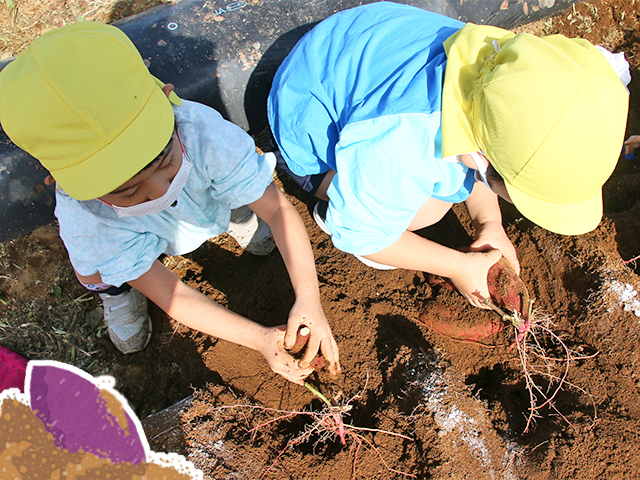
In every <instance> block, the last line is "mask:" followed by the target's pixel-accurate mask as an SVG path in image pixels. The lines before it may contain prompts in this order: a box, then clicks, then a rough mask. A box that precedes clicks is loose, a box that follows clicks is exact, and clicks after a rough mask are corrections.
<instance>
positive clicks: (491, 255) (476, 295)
mask: <svg viewBox="0 0 640 480" xmlns="http://www.w3.org/2000/svg"><path fill="white" fill-rule="evenodd" d="M500 258H502V253H501V252H500V250H489V251H488V252H467V253H465V254H464V257H463V261H462V262H460V264H459V266H458V268H457V269H456V272H454V274H453V275H451V277H450V278H451V281H452V282H453V284H454V285H455V286H456V288H457V289H458V291H459V292H460V293H461V294H462V295H463V296H464V297H465V298H466V299H467V300H469V303H471V304H472V305H473V306H474V307H478V308H482V309H485V310H486V309H489V308H491V307H489V306H488V305H487V304H486V303H484V302H483V301H482V299H486V298H489V287H488V285H487V275H488V273H489V269H490V268H491V266H492V265H493V264H495V263H496V262H497V261H498V260H500Z"/></svg>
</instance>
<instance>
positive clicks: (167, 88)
mask: <svg viewBox="0 0 640 480" xmlns="http://www.w3.org/2000/svg"><path fill="white" fill-rule="evenodd" d="M174 88H175V87H174V86H173V85H172V84H171V83H167V84H165V86H164V87H162V91H163V92H164V94H165V95H166V96H167V98H169V95H170V94H171V92H173V89H174Z"/></svg>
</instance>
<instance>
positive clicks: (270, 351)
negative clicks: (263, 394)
mask: <svg viewBox="0 0 640 480" xmlns="http://www.w3.org/2000/svg"><path fill="white" fill-rule="evenodd" d="M286 329H287V326H286V325H280V326H277V327H272V328H269V329H267V334H266V336H265V341H264V343H263V348H261V349H260V353H262V355H263V356H264V358H265V359H266V360H267V363H268V364H269V366H270V367H271V370H273V371H274V372H275V373H277V374H280V375H282V376H283V377H284V378H286V379H287V380H289V381H290V382H293V383H297V384H298V385H304V379H305V378H307V377H308V376H309V375H311V373H313V367H306V368H302V367H300V365H299V363H298V361H297V360H296V359H295V358H294V357H293V356H292V355H291V354H290V353H289V352H288V351H287V350H286V349H285V348H284V336H285V331H286Z"/></svg>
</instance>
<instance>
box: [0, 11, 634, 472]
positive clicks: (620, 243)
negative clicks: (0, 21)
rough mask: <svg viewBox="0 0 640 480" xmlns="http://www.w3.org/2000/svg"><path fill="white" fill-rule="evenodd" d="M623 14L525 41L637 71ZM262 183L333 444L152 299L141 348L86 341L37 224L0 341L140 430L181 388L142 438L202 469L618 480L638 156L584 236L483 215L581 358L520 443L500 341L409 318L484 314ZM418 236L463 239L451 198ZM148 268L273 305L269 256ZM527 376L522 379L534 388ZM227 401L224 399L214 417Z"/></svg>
mask: <svg viewBox="0 0 640 480" xmlns="http://www.w3.org/2000/svg"><path fill="white" fill-rule="evenodd" d="M636 8H637V3H636V1H635V0H611V1H604V0H601V1H598V2H594V3H579V4H577V5H576V6H575V10H569V11H568V12H566V13H564V14H562V15H561V16H559V17H556V18H553V19H547V20H545V21H541V22H538V23H537V24H534V25H529V26H527V27H526V30H527V31H532V32H534V33H543V34H550V33H558V32H559V33H563V34H565V35H568V36H582V37H584V38H587V39H589V40H590V41H592V42H594V43H599V44H602V45H604V46H606V47H608V48H610V49H612V50H614V51H622V50H623V51H625V52H627V58H628V60H629V62H630V64H631V67H632V72H631V73H632V76H634V78H635V77H638V78H640V72H638V69H639V68H640V54H639V53H638V48H639V47H638V46H639V45H640V44H639V43H638V32H640V28H639V27H640V25H639V15H638V13H637V12H636ZM521 30H522V29H521ZM549 88H553V87H552V86H549ZM630 90H631V109H630V115H629V123H628V134H640V121H639V116H638V115H639V113H640V108H639V105H638V102H639V101H640V82H639V81H638V80H637V79H636V80H634V81H633V82H632V84H631V85H630ZM567 141H571V139H567ZM282 182H283V185H282V186H283V188H284V191H285V192H286V193H287V194H288V196H289V197H290V199H291V200H292V202H293V203H294V204H295V205H296V207H297V208H298V210H299V212H300V214H301V215H302V217H303V219H304V221H305V224H306V225H307V228H308V231H309V235H310V238H311V242H312V245H313V248H314V252H315V256H316V263H317V270H318V275H319V279H320V290H321V295H322V300H323V305H324V307H325V311H326V314H327V317H328V318H329V321H330V323H331V326H332V328H333V332H334V335H335V338H336V340H337V342H338V345H339V347H340V359H341V364H342V370H343V374H342V376H340V377H339V378H337V379H333V378H331V377H330V376H329V375H328V374H327V373H326V372H325V371H320V372H317V373H316V374H314V375H313V376H312V377H310V382H311V383H312V384H313V385H314V386H316V387H317V388H319V390H320V391H321V392H323V393H324V394H325V395H326V396H327V397H329V398H334V399H336V401H337V404H338V405H342V406H344V405H346V404H349V405H351V410H350V411H349V412H347V413H345V414H344V420H345V423H347V425H348V426H347V435H346V442H347V445H346V446H342V445H341V444H340V440H339V439H338V437H337V436H335V435H331V436H330V437H329V438H326V436H323V435H322V430H323V429H324V430H323V431H324V432H325V433H327V432H328V433H331V432H332V428H333V426H332V425H333V424H332V423H331V422H330V421H329V420H327V417H326V415H325V414H324V413H322V412H323V408H324V404H323V403H322V402H321V401H320V400H319V399H318V398H317V397H315V396H314V395H313V394H312V393H311V392H310V391H309V390H307V389H306V388H303V387H300V386H297V385H294V384H290V383H288V382H286V381H285V380H284V379H282V378H281V377H279V376H277V375H275V374H273V373H272V372H271V371H270V369H269V367H268V366H267V364H266V363H265V362H264V360H263V359H262V358H261V357H260V355H259V354H258V353H255V352H253V351H250V350H247V349H244V348H241V347H238V346H236V345H233V344H230V343H227V342H224V341H218V340H216V339H214V338H211V337H208V336H206V335H203V334H200V333H197V332H194V331H191V330H189V329H187V328H185V327H182V326H180V325H178V324H176V323H175V322H174V321H173V320H171V319H170V318H167V316H166V315H164V314H163V313H162V312H161V311H160V310H158V309H157V308H155V307H153V306H152V307H151V309H150V310H151V316H152V319H153V327H154V335H153V338H152V340H151V344H150V345H149V346H148V347H147V349H146V350H145V351H143V352H141V353H138V354H134V355H129V356H123V355H121V354H119V353H118V352H116V351H115V350H114V348H113V347H112V346H111V344H110V343H109V342H108V340H107V339H105V338H104V336H103V337H102V338H101V339H99V340H96V338H97V337H96V335H95V333H94V332H95V328H94V327H90V326H89V325H90V324H91V322H95V320H94V319H95V317H96V315H97V316H98V318H99V310H96V309H97V307H98V303H97V301H96V300H95V299H93V298H90V297H85V298H80V300H78V297H81V295H82V294H83V291H82V289H81V288H80V287H79V286H77V285H76V283H75V282H74V280H73V276H72V273H71V270H70V267H69V265H68V263H67V261H66V260H65V252H64V248H63V246H62V244H61V242H60V240H59V239H58V238H57V236H56V234H55V230H56V227H55V225H50V226H47V227H44V228H42V229H40V230H38V231H36V232H34V233H33V234H32V235H30V236H28V237H25V238H21V239H17V240H14V241H12V242H6V243H5V244H1V245H0V247H1V250H0V264H1V265H2V274H1V275H0V300H1V301H2V302H1V304H0V318H1V319H2V324H0V342H1V343H2V344H3V345H6V346H7V347H9V348H11V349H13V350H15V351H16V352H18V353H20V354H22V355H24V356H26V357H27V358H30V359H36V358H38V359H43V358H51V359H56V360H62V361H66V362H68V363H74V364H77V365H79V366H81V367H82V368H84V369H85V370H87V371H88V372H90V373H92V374H94V375H98V374H103V373H109V374H111V375H113V376H115V377H116V379H117V388H118V390H119V391H120V392H121V393H122V394H123V395H124V396H125V397H126V398H127V399H128V400H129V401H130V403H131V405H132V406H133V408H134V410H135V411H136V412H137V414H138V415H139V417H140V418H141V419H145V418H146V417H147V416H148V415H150V414H154V413H155V412H158V411H160V410H162V409H164V408H166V407H169V406H170V405H172V404H174V403H176V402H178V401H180V400H182V399H183V398H185V397H189V396H191V395H193V399H192V401H191V402H186V403H184V404H183V405H182V406H181V408H179V409H176V410H175V411H177V412H180V411H181V413H179V414H178V413H174V415H173V417H172V418H170V419H169V420H166V419H165V420H163V422H164V423H161V425H165V426H166V425H171V427H170V428H171V429H170V431H164V432H163V430H162V429H160V430H158V431H152V429H151V427H149V430H148V431H147V435H148V438H149V441H150V443H151V445H152V446H153V447H154V448H155V449H157V450H161V449H167V450H173V451H178V452H180V453H183V454H185V455H187V456H188V458H189V459H190V460H191V461H193V462H194V463H195V464H196V466H197V467H199V468H200V469H201V470H202V471H203V472H204V473H205V478H216V479H231V478H250V479H254V478H261V476H263V477H262V478H272V479H318V480H329V479H349V478H380V479H389V478H404V476H403V474H402V473H400V472H403V473H407V474H411V475H413V476H415V477H416V478H434V479H445V478H472V479H490V478H504V479H516V478H522V479H536V480H537V479H574V478H580V479H629V478H636V477H637V472H639V471H640V458H639V457H638V455H637V454H638V445H639V442H640V404H639V403H638V401H637V398H638V394H639V390H640V361H639V353H638V348H639V347H638V335H639V333H640V299H638V296H637V291H639V290H640V279H639V278H638V276H637V273H636V272H634V270H633V267H635V263H628V264H624V263H623V260H625V259H631V258H633V257H635V256H636V255H638V254H640V243H639V242H638V238H639V237H640V221H639V220H638V219H639V216H640V201H639V200H640V188H639V187H640V160H636V161H626V160H624V159H621V160H620V163H619V165H618V167H617V169H616V171H615V172H614V175H613V176H612V177H611V179H610V180H609V181H608V182H607V184H606V186H605V189H604V199H605V200H604V201H605V211H606V213H605V217H604V219H603V221H602V223H601V225H600V226H599V227H598V228H597V229H596V230H595V231H594V232H591V233H589V234H586V235H582V236H578V237H563V236H559V235H555V234H552V233H549V232H547V231H544V230H542V229H541V228H539V227H537V226H535V225H533V224H531V223H530V222H529V221H527V220H526V219H523V218H522V217H521V216H520V215H519V213H518V212H517V211H516V210H515V209H514V208H513V207H512V206H510V205H507V204H503V205H502V207H503V214H504V224H505V228H506V230H507V233H508V234H509V236H510V238H511V239H512V241H513V243H514V245H515V246H516V250H517V253H518V257H519V259H520V262H521V266H522V271H521V278H522V280H523V281H524V283H525V284H526V286H527V288H528V291H529V293H530V295H531V296H532V298H535V303H534V306H535V308H536V309H537V310H538V312H539V314H540V315H545V314H546V315H548V316H551V317H552V322H553V326H552V329H553V332H555V334H557V335H559V336H560V337H561V338H562V339H563V341H564V342H565V344H566V345H567V347H568V348H570V349H571V352H572V355H573V356H574V357H581V358H583V359H582V360H574V361H572V362H571V363H570V365H569V373H568V377H567V379H566V380H565V382H564V387H563V389H562V390H561V391H560V392H559V393H558V394H557V395H556V396H555V397H554V398H553V402H552V405H546V406H544V407H543V408H541V409H540V410H538V411H537V418H536V419H535V422H534V423H533V425H531V426H530V428H529V429H528V431H527V432H526V433H524V431H525V429H526V427H527V416H528V413H529V408H530V397H529V393H528V391H527V389H526V386H525V379H524V377H523V367H522V364H521V362H520V360H519V357H518V353H517V349H516V348H513V349H510V348H509V347H508V345H509V344H510V343H511V342H512V341H513V339H514V332H513V328H512V327H510V326H507V327H506V328H505V329H504V330H503V331H502V332H500V333H499V334H496V335H494V336H491V337H489V338H487V339H485V340H484V343H485V344H487V345H488V346H482V345H478V344H476V343H467V342H460V341H455V340H452V339H450V338H447V337H445V336H442V335H440V334H438V333H436V332H434V331H433V330H431V329H429V328H427V327H426V326H424V325H423V324H420V323H419V322H417V319H418V318H419V317H420V315H421V313H425V312H428V311H430V310H429V309H431V308H434V305H435V304H438V305H442V306H444V307H446V308H447V309H448V311H449V312H452V313H451V315H452V316H453V317H454V318H455V319H457V320H458V321H459V322H461V323H462V324H464V325H476V324H478V323H486V322H492V321H494V320H495V318H496V315H497V314H496V313H494V312H491V311H480V310H478V309H474V308H472V307H470V306H469V305H468V304H467V302H466V301H465V300H464V299H463V298H462V297H461V296H460V295H458V294H457V293H455V292H452V291H450V290H448V289H447V288H446V287H443V286H438V285H432V284H430V282H429V281H428V278H427V277H426V275H425V274H423V273H421V272H414V271H407V270H394V271H377V270H372V269H370V268H367V267H365V266H364V265H362V264H361V263H359V262H358V260H356V259H355V258H353V257H350V256H348V255H346V254H344V253H342V252H339V251H338V250H336V249H334V248H333V246H332V244H331V240H330V238H329V237H328V236H327V235H325V234H324V233H322V231H321V230H320V229H319V228H318V227H317V226H316V225H315V223H314V222H313V220H312V219H311V216H310V214H309V212H310V209H311V208H312V207H313V204H314V202H313V199H312V198H310V197H309V196H307V195H306V194H305V193H304V192H301V191H300V190H299V189H297V188H296V187H295V186H293V185H291V184H290V183H289V182H288V181H287V179H286V178H283V179H282ZM424 234H425V235H426V236H428V237H429V238H433V239H437V240H438V241H440V242H442V243H445V244H447V245H450V246H454V247H463V246H465V245H468V244H469V243H470V238H471V237H470V235H471V234H472V230H471V227H470V222H469V219H468V217H467V215H466V213H465V211H464V209H463V208H458V207H456V208H454V210H453V211H452V212H450V213H449V214H448V215H447V216H446V217H445V219H444V220H443V221H442V222H441V223H440V224H439V225H438V226H436V227H434V228H431V229H428V230H426V231H425V232H424ZM166 264H167V266H169V267H170V268H171V269H172V270H173V271H174V272H175V273H176V275H178V276H180V277H181V278H182V279H183V280H184V281H185V282H187V283H188V284H189V285H192V286H193V287H195V288H198V289H200V290H201V291H203V292H204V293H206V294H207V295H209V296H210V297H212V298H213V299H215V300H216V301H218V302H220V303H221V304H223V305H225V306H227V307H229V308H230V309H232V310H234V311H236V312H238V313H240V314H242V315H245V316H247V317H249V318H252V319H255V320H256V321H260V322H264V323H265V324H269V325H275V324H279V323H283V322H284V321H285V320H286V318H287V313H288V309H289V308H290V307H291V305H292V303H293V298H294V297H293V292H292V289H291V286H290V284H289V281H288V277H287V274H286V270H285V268H284V264H283V262H282V260H281V258H280V256H279V255H278V254H277V253H273V254H271V255H270V256H268V257H266V258H265V257H254V256H252V255H250V254H245V253H243V252H241V251H239V249H238V247H237V245H236V244H235V243H234V242H233V241H232V240H229V239H227V238H226V237H221V238H219V239H216V240H215V241H211V242H208V243H207V244H205V245H203V246H202V247H201V248H200V249H198V250H197V251H195V252H193V253H192V254H190V255H187V256H184V257H174V258H169V259H167V260H166ZM83 300H86V301H83ZM87 316H88V317H89V320H86V319H87ZM93 325H95V323H93ZM25 332H28V333H25ZM537 332H538V335H539V337H538V338H540V345H541V346H542V347H543V348H546V349H547V350H546V352H547V353H548V355H549V357H554V358H563V354H564V353H566V352H563V350H562V349H558V345H557V343H554V342H552V341H550V339H549V337H548V335H545V334H544V332H542V330H538V331H537ZM98 333H99V334H100V335H103V330H99V331H98ZM504 345H507V346H504ZM549 362H550V363H554V362H552V361H551V360H549ZM556 363H557V362H556ZM550 372H551V374H556V372H557V370H556V369H555V368H552V369H551V370H550ZM547 380H548V377H547V378H545V377H540V376H538V377H535V381H536V382H537V383H538V384H539V385H540V386H541V387H543V388H544V387H546V386H547V383H546V382H547ZM556 384H557V383H556ZM551 391H553V390H551ZM543 392H544V391H543ZM540 398H541V397H540V396H539V398H538V405H541V404H543V403H544V401H540ZM233 405H240V406H237V407H235V408H224V409H221V408H219V407H223V406H226V407H229V406H233ZM265 408H268V409H276V410H281V411H285V412H287V411H291V412H300V413H298V414H296V415H290V416H289V417H287V418H286V419H281V420H278V421H272V422H270V420H273V419H276V418H278V417H279V416H282V415H286V413H282V412H280V413H276V412H273V411H266V410H264V409H265ZM345 410H346V409H345ZM312 414H315V415H316V416H315V417H314V416H313V415H312ZM153 418H155V417H152V419H153ZM146 422H147V425H151V423H152V421H151V420H149V421H146ZM267 422H269V423H267ZM318 422H323V423H321V424H320V423H318ZM256 427H259V428H257V429H256V430H254V431H253V432H248V431H249V430H251V429H254V428H256ZM313 427H316V428H317V430H315V431H312V432H310V433H306V434H305V432H306V431H307V429H311V428H313ZM356 427H362V428H368V429H374V430H375V431H371V430H356V429H355V428H356ZM327 429H328V430H327ZM164 430H167V428H165V429H164ZM398 434H401V435H403V436H404V437H408V438H404V437H400V436H397V435H398ZM176 437H177V439H176ZM180 437H184V439H183V440H182V439H181V438H180Z"/></svg>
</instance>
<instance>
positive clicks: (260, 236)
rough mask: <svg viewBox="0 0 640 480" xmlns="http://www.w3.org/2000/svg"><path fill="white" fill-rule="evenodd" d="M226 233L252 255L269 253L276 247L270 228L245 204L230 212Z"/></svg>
mask: <svg viewBox="0 0 640 480" xmlns="http://www.w3.org/2000/svg"><path fill="white" fill-rule="evenodd" d="M227 233H228V234H229V235H231V236H232V237H233V238H235V239H236V242H238V244H239V245H240V246H241V247H242V248H243V249H244V250H246V251H247V252H249V253H252V254H254V255H269V254H270V253H271V252H273V249H274V248H275V247H276V242H275V241H274V240H273V235H272V234H271V229H270V228H269V225H267V224H266V223H265V222H264V221H262V219H261V218H260V217H258V216H257V215H256V214H255V213H253V212H252V211H251V209H250V208H249V207H247V206H244V207H240V208H237V209H235V210H233V211H232V212H231V220H230V221H229V228H228V229H227Z"/></svg>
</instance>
